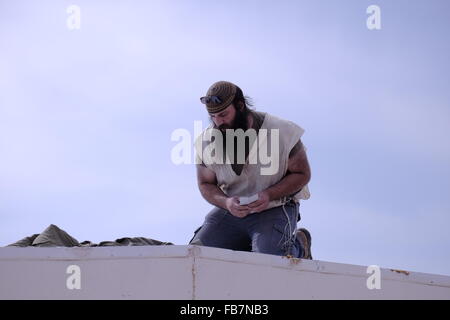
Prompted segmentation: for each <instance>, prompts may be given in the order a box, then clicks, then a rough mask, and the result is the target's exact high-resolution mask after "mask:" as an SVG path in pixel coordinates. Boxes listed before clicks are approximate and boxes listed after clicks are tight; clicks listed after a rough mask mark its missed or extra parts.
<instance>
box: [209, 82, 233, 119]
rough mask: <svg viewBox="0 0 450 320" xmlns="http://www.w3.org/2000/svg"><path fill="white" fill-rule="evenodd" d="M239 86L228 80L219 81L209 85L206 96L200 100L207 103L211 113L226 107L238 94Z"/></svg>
mask: <svg viewBox="0 0 450 320" xmlns="http://www.w3.org/2000/svg"><path fill="white" fill-rule="evenodd" d="M236 91H237V86H236V85H235V84H233V83H231V82H228V81H218V82H216V83H214V84H213V85H211V87H209V89H208V92H207V93H206V96H205V97H201V98H200V101H201V102H202V103H203V104H205V105H206V109H207V110H208V112H209V113H216V112H220V111H222V110H224V109H226V108H227V107H228V106H229V105H230V104H231V103H232V102H233V100H234V97H235V96H236Z"/></svg>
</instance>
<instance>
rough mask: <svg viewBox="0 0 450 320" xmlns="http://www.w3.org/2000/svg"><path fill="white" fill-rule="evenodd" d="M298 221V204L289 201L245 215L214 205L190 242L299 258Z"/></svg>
mask: <svg viewBox="0 0 450 320" xmlns="http://www.w3.org/2000/svg"><path fill="white" fill-rule="evenodd" d="M298 220H300V213H299V204H298V203H295V202H293V201H292V200H291V201H289V202H288V203H286V204H285V205H284V206H279V207H275V208H271V209H268V210H265V211H261V212H258V213H252V214H249V215H248V216H246V217H244V218H238V217H235V216H233V215H232V214H231V213H230V212H229V211H227V210H224V209H222V208H218V207H214V208H213V209H212V210H211V211H210V212H209V213H208V215H207V216H206V217H205V222H204V223H203V225H202V226H201V227H199V228H198V229H197V230H196V231H195V234H194V237H193V238H192V239H191V241H190V242H189V244H192V245H202V246H207V247H216V248H223V249H231V250H239V251H252V252H259V253H267V254H274V255H279V256H285V255H291V256H293V257H296V258H299V257H301V256H302V254H303V248H302V246H301V244H300V242H299V241H298V239H297V237H296V232H295V231H296V226H297V221H298Z"/></svg>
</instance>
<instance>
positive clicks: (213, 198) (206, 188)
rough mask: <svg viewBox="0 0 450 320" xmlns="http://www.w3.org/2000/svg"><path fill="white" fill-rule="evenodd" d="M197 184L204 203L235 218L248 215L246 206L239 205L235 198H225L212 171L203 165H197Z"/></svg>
mask: <svg viewBox="0 0 450 320" xmlns="http://www.w3.org/2000/svg"><path fill="white" fill-rule="evenodd" d="M197 182H198V188H199V189H200V193H201V194H202V196H203V198H205V200H206V201H208V202H209V203H211V204H212V205H214V206H216V207H220V208H222V209H225V210H228V211H229V212H231V214H233V215H234V216H236V217H241V218H242V217H244V216H246V215H247V214H248V213H249V209H248V206H241V205H239V200H238V198H237V197H230V198H229V197H227V196H226V195H225V193H223V191H222V190H221V189H220V188H219V187H218V186H217V177H216V174H215V173H214V171H212V170H210V169H208V168H207V167H206V166H205V165H203V164H197Z"/></svg>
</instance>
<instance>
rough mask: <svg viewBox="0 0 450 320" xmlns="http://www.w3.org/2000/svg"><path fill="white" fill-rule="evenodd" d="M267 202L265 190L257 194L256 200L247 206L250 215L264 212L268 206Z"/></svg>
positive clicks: (267, 195)
mask: <svg viewBox="0 0 450 320" xmlns="http://www.w3.org/2000/svg"><path fill="white" fill-rule="evenodd" d="M269 202H270V197H269V193H268V192H267V190H264V191H261V192H260V193H258V200H256V201H254V202H252V203H249V204H248V207H249V210H250V213H256V212H261V211H264V210H266V209H267V207H268V206H269Z"/></svg>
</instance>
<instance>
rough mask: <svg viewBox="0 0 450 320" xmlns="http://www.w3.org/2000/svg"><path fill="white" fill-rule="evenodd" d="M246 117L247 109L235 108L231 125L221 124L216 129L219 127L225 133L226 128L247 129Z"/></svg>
mask: <svg viewBox="0 0 450 320" xmlns="http://www.w3.org/2000/svg"><path fill="white" fill-rule="evenodd" d="M247 117H248V112H247V111H242V110H239V109H236V115H235V117H234V120H233V123H232V124H231V125H227V124H221V125H220V126H219V127H218V129H220V131H221V132H222V134H224V133H225V130H226V129H233V130H237V129H242V130H244V131H247V129H248V121H247Z"/></svg>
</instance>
